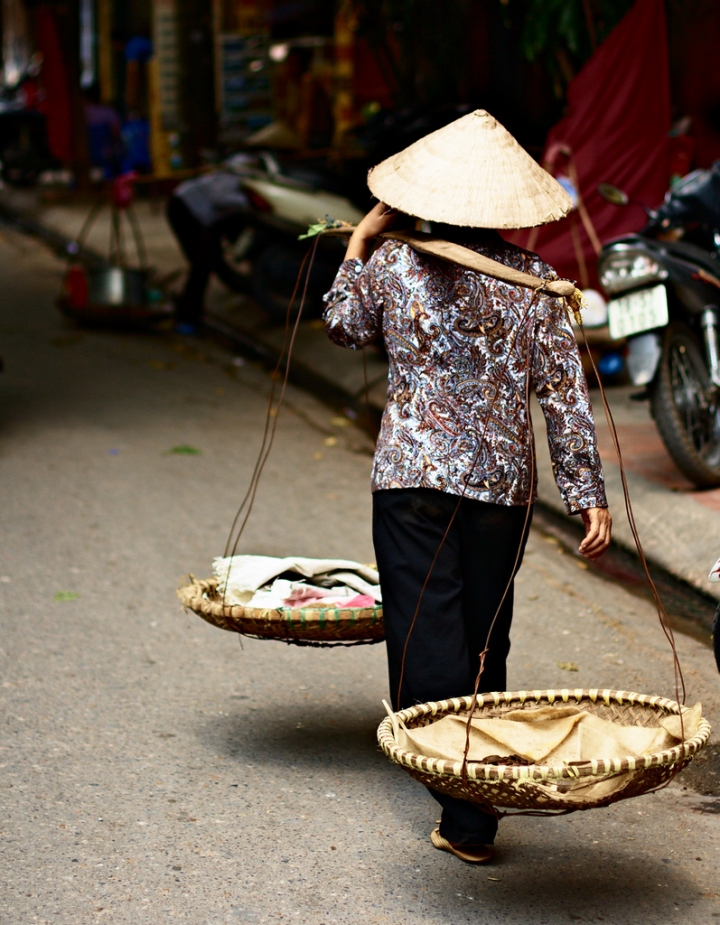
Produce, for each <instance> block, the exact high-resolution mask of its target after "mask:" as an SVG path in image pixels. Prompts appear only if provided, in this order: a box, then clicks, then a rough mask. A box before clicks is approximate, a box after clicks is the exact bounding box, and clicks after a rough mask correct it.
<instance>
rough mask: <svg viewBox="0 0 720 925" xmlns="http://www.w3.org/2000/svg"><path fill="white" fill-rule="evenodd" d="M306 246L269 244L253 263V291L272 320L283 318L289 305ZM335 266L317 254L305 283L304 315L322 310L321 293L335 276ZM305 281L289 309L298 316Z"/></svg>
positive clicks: (312, 315)
mask: <svg viewBox="0 0 720 925" xmlns="http://www.w3.org/2000/svg"><path fill="white" fill-rule="evenodd" d="M306 249H307V248H305V247H302V246H298V245H295V244H285V243H278V244H271V245H270V246H269V247H266V248H265V250H263V251H262V252H261V253H260V254H259V255H258V257H257V259H256V260H255V261H254V263H253V293H254V295H255V298H256V299H257V301H258V303H259V304H260V307H261V308H263V309H264V310H265V311H266V312H267V313H268V314H269V315H270V316H271V317H272V318H273V319H274V320H275V321H285V319H286V317H287V311H288V305H289V303H290V299H291V297H292V294H293V290H294V289H295V285H296V283H297V280H298V274H299V273H300V268H301V267H302V262H303V257H304V256H305V251H306ZM336 269H337V267H336V266H328V265H327V264H326V263H325V262H324V261H322V260H321V259H319V258H316V260H315V262H314V264H313V267H312V272H311V273H310V280H309V282H308V285H307V298H306V301H305V305H304V307H303V317H305V318H316V317H318V316H319V315H320V313H321V311H322V296H323V294H324V293H325V292H327V291H328V290H329V289H330V287H331V285H332V282H333V279H334V278H335V271H336ZM303 288H304V283H303V281H302V280H301V284H300V286H298V291H297V294H296V297H295V302H294V304H293V309H292V315H291V317H292V318H295V317H296V316H297V312H298V308H299V306H300V300H301V297H302V292H303Z"/></svg>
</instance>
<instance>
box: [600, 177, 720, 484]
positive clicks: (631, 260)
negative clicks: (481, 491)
mask: <svg viewBox="0 0 720 925" xmlns="http://www.w3.org/2000/svg"><path fill="white" fill-rule="evenodd" d="M599 191H600V194H601V195H602V196H603V198H604V199H606V201H608V202H611V203H613V204H614V205H622V206H627V205H630V204H631V203H630V200H629V199H628V197H627V195H626V194H625V193H623V192H622V190H619V189H617V187H614V186H610V185H609V184H601V186H600V188H599ZM634 204H636V205H639V204H638V203H634ZM645 211H646V213H647V216H648V222H647V224H646V226H645V227H644V228H643V229H642V231H639V232H637V233H636V234H626V235H623V236H622V237H619V238H615V239H614V240H612V241H609V242H608V243H606V244H605V245H604V247H603V248H602V251H601V253H600V257H599V262H598V273H599V276H600V282H601V283H602V285H603V288H604V289H605V291H606V293H607V295H608V297H609V299H610V301H609V304H608V322H609V327H610V335H611V337H612V338H614V339H621V338H626V340H627V370H628V374H629V376H630V379H631V381H632V382H633V383H634V384H635V385H637V386H645V387H646V388H645V393H644V396H643V397H647V398H649V400H650V410H651V413H652V415H653V418H654V419H655V423H656V425H657V428H658V431H659V433H660V436H661V437H662V440H663V443H664V444H665V446H666V447H667V450H668V452H669V453H670V455H671V457H672V458H673V460H674V461H675V463H676V465H677V466H678V468H679V469H680V471H681V472H682V473H683V474H684V475H685V476H686V477H687V478H688V479H689V480H690V481H691V482H693V484H695V485H696V486H697V487H698V488H713V487H716V486H718V485H720V333H719V329H720V162H718V163H716V164H715V165H713V167H712V169H710V170H697V171H694V172H693V173H691V174H689V175H688V176H687V177H684V178H683V179H682V180H681V181H679V183H677V184H676V185H675V186H674V187H673V189H672V190H671V191H670V192H669V193H668V194H667V196H666V197H665V201H664V202H663V204H662V205H661V206H660V207H659V208H658V209H654V210H651V209H646V210H645Z"/></svg>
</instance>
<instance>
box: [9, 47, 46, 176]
mask: <svg viewBox="0 0 720 925" xmlns="http://www.w3.org/2000/svg"><path fill="white" fill-rule="evenodd" d="M38 71H39V66H37V65H36V64H35V63H33V64H31V66H30V67H29V68H28V69H27V71H26V72H24V73H23V74H22V76H21V78H20V80H18V82H17V83H15V84H13V85H12V86H5V87H3V88H2V90H0V162H1V166H0V171H1V173H2V178H3V180H5V182H7V183H11V184H13V185H15V186H32V185H33V184H34V183H36V182H37V180H38V178H39V176H40V174H41V173H42V172H43V171H44V170H53V169H57V168H58V167H59V166H60V163H59V161H57V160H56V158H54V157H53V156H52V154H51V153H50V148H49V145H48V135H47V120H46V118H45V116H44V115H43V114H42V113H41V112H39V110H38V109H37V105H38V92H37V86H36V77H37V74H38Z"/></svg>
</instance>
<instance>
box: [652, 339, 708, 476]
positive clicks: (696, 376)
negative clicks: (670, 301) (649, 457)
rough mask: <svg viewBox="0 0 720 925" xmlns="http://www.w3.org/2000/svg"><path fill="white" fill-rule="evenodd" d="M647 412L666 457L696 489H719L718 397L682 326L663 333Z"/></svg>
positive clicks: (698, 349) (694, 344)
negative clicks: (660, 353)
mask: <svg viewBox="0 0 720 925" xmlns="http://www.w3.org/2000/svg"><path fill="white" fill-rule="evenodd" d="M650 397H651V407H652V413H653V417H654V418H655V423H656V425H657V429H658V431H659V432H660V436H661V437H662V440H663V443H664V444H665V446H666V447H667V450H668V453H670V455H671V456H672V458H673V460H674V462H675V464H676V465H677V467H678V469H680V471H681V472H682V474H683V475H684V476H685V477H686V478H688V479H689V480H690V481H691V482H693V484H694V485H696V486H697V487H698V488H716V487H717V486H718V485H720V395H719V394H718V389H717V388H716V387H715V386H714V385H713V382H712V380H711V379H710V376H709V374H708V370H707V366H706V364H705V358H704V356H703V352H702V348H701V347H700V344H699V342H698V340H697V338H696V337H695V335H694V334H693V332H692V331H691V330H690V329H689V328H688V327H687V326H686V325H684V324H681V323H679V322H675V321H673V322H671V323H670V324H669V325H668V327H667V330H666V331H665V337H664V339H663V347H662V355H661V357H660V364H659V367H658V372H657V374H656V376H655V381H654V383H653V387H652V390H651V396H650Z"/></svg>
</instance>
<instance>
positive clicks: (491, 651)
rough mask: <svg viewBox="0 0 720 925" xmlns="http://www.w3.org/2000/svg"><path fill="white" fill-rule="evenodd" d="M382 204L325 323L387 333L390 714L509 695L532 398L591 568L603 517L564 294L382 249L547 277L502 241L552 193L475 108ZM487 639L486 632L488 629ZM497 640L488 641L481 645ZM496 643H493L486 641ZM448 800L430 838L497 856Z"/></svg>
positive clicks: (602, 545) (530, 221)
mask: <svg viewBox="0 0 720 925" xmlns="http://www.w3.org/2000/svg"><path fill="white" fill-rule="evenodd" d="M368 183H369V186H370V189H371V190H372V192H373V193H374V194H375V195H376V196H377V197H378V199H380V200H382V201H381V202H379V203H378V204H377V205H376V206H375V208H374V209H373V210H372V211H371V212H370V213H369V214H368V215H367V216H366V217H365V218H364V219H363V221H362V222H361V223H360V224H359V225H358V227H357V229H356V231H355V232H354V234H353V236H352V238H351V239H350V243H349V246H348V249H347V253H346V255H345V261H344V262H343V264H342V265H341V267H340V270H339V271H338V274H337V277H336V279H335V283H334V285H333V288H332V289H331V291H330V292H329V293H328V295H327V296H326V297H325V299H326V309H325V322H326V327H327V332H328V335H329V337H330V338H331V339H332V340H333V341H334V342H335V343H337V344H340V345H341V346H344V347H350V348H352V349H358V348H361V347H363V346H365V345H366V344H369V343H370V342H371V341H373V340H374V339H376V338H378V337H380V336H382V338H383V339H384V342H385V347H386V349H387V353H388V357H389V363H390V370H389V383H388V397H387V405H386V407H385V411H384V414H383V419H382V425H381V429H380V435H379V438H378V442H377V448H376V452H375V458H374V464H373V470H372V491H373V540H374V544H375V552H376V557H377V563H378V568H379V571H380V583H381V587H382V594H383V611H384V619H385V628H386V636H387V654H388V667H389V677H390V692H391V696H392V699H393V704H394V707H395V709H401V708H403V707H406V706H409V705H411V704H414V703H422V702H426V701H431V700H442V699H446V698H450V697H456V696H460V695H464V694H468V693H471V692H472V691H473V689H474V687H475V683H476V678H477V675H478V672H479V670H480V664H481V653H484V658H483V671H482V675H481V678H480V692H485V691H503V690H506V689H507V681H506V668H505V664H506V659H507V655H508V652H509V649H510V625H511V622H512V610H513V593H512V583H513V578H514V575H515V573H516V572H517V569H518V568H519V566H520V563H521V561H522V554H523V550H524V547H525V542H526V540H527V533H528V529H529V526H530V519H531V516H532V503H533V501H534V500H535V493H536V485H535V481H536V479H535V466H534V447H533V437H532V430H531V425H530V418H529V414H530V412H529V408H528V397H529V395H528V392H529V388H532V389H533V390H534V391H535V394H536V396H537V398H538V401H539V403H540V406H541V408H542V411H543V414H544V416H545V420H546V423H547V431H548V441H549V446H550V454H551V458H552V464H553V470H554V473H555V479H556V482H557V485H558V488H559V490H560V493H561V495H562V497H563V500H564V502H565V505H566V508H567V510H568V512H569V513H572V514H579V515H580V516H581V517H582V519H583V521H584V524H585V538H584V540H583V541H582V543H581V545H580V552H581V553H582V555H584V556H586V557H587V558H589V559H594V558H597V556H599V555H601V554H602V553H603V552H604V550H605V549H606V548H607V546H608V544H609V542H610V530H611V519H610V515H609V513H608V511H607V502H606V499H605V492H604V486H603V476H602V469H601V464H600V459H599V456H598V452H597V447H596V439H595V427H594V422H593V418H592V411H591V407H590V400H589V396H588V390H587V384H586V381H585V377H584V374H583V370H582V365H581V362H580V356H579V352H578V348H577V344H576V341H575V337H574V334H573V331H572V327H571V325H570V322H569V320H568V316H567V310H566V307H565V303H564V300H563V299H560V298H557V297H554V296H551V295H547V294H541V293H539V292H537V291H536V290H534V289H530V288H524V287H521V286H518V285H517V284H514V283H509V282H505V281H503V280H501V279H495V278H492V277H489V276H486V275H484V274H481V273H479V272H476V271H474V270H471V269H468V268H467V267H465V266H462V265H460V264H458V263H453V262H449V261H447V260H441V259H438V258H437V257H433V256H428V255H426V254H423V253H421V252H419V251H418V250H415V249H413V247H412V246H411V245H410V244H407V243H404V242H402V241H397V240H395V241H393V240H388V241H385V242H384V243H382V244H381V245H380V246H379V247H378V248H377V249H376V250H375V251H374V253H373V254H372V256H370V245H371V242H372V241H373V239H374V238H376V237H377V236H378V235H379V234H381V233H383V232H385V231H388V230H389V229H390V228H391V227H392V226H393V224H394V223H396V222H397V221H398V218H399V217H400V218H402V216H403V215H406V216H412V217H413V218H415V219H421V220H423V221H425V222H430V223H431V227H432V231H433V234H434V235H435V236H437V237H440V238H442V239H444V240H446V241H450V242H452V243H454V244H459V245H462V246H464V247H466V248H470V249H471V250H472V251H474V252H475V253H476V254H480V255H483V256H485V257H489V258H492V259H493V260H495V261H499V262H500V263H502V264H504V265H505V266H506V267H509V268H513V269H515V270H520V271H523V272H525V273H530V274H533V275H534V276H536V277H541V278H543V279H545V280H550V279H556V278H557V276H556V274H555V273H554V272H553V271H552V270H551V268H550V267H548V266H547V265H546V264H544V263H543V262H542V261H541V260H540V258H539V257H537V256H536V255H535V254H531V253H528V252H526V251H523V250H521V249H520V248H518V247H515V246H513V245H511V244H508V243H507V242H505V241H504V240H503V239H502V238H501V237H500V235H499V234H498V233H497V229H500V228H502V229H506V228H527V227H533V226H536V225H540V224H544V223H546V222H548V221H552V220H555V219H558V218H561V217H562V216H563V215H565V214H566V213H567V212H568V211H569V209H570V206H571V203H570V199H569V197H568V196H567V194H566V193H565V192H564V191H563V190H562V188H561V187H560V185H559V184H558V183H557V182H556V181H555V180H554V179H553V178H552V177H551V176H550V175H549V174H548V173H546V172H545V171H544V170H542V168H540V167H539V166H538V165H537V164H536V163H535V161H533V159H532V158H531V157H530V156H529V155H528V154H527V153H526V152H525V151H524V150H523V149H522V148H521V147H520V146H519V145H518V143H517V142H516V141H515V139H514V138H513V137H512V136H511V135H510V134H509V133H508V132H507V131H506V130H505V129H504V128H503V127H502V126H501V125H499V123H497V122H496V121H495V119H493V118H492V117H491V116H490V115H488V114H487V113H486V112H483V111H476V112H474V113H471V114H469V115H467V116H464V117H463V118H461V119H458V120H457V121H456V122H453V123H451V124H450V125H448V126H446V127H445V128H443V129H440V130H439V131H437V132H434V133H432V134H431V135H428V136H426V137H425V138H423V139H421V140H420V141H419V142H416V143H415V144H414V145H412V146H411V147H409V148H407V149H406V150H405V151H402V152H400V153H399V154H397V155H394V156H393V157H391V158H389V159H388V160H387V161H384V162H383V163H382V164H380V165H379V166H378V167H376V168H375V169H374V170H373V171H371V172H370V176H369V180H368ZM491 630H492V632H491ZM489 634H490V635H489ZM488 635H489V642H488ZM430 792H431V793H432V795H433V796H434V797H435V799H436V800H437V801H438V802H439V803H440V804H441V806H442V819H441V822H440V827H439V829H435V830H434V831H433V832H432V833H431V840H432V844H433V845H434V846H435V847H436V848H439V849H441V850H445V851H449V852H451V853H452V854H454V855H455V856H457V857H459V858H461V859H462V860H464V861H467V862H469V863H482V862H484V861H487V860H489V859H490V857H491V856H492V848H491V847H490V846H491V845H492V843H493V841H494V839H495V834H496V832H497V819H496V817H495V816H494V815H492V814H491V813H489V812H484V811H483V810H482V809H481V808H480V807H478V806H477V805H475V804H472V803H469V802H466V801H463V800H459V799H456V798H454V797H449V796H445V795H443V794H440V793H438V792H435V791H430Z"/></svg>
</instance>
